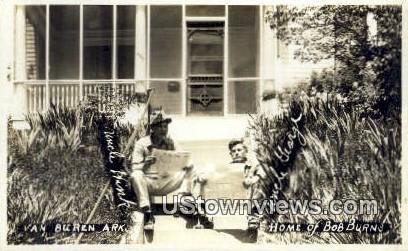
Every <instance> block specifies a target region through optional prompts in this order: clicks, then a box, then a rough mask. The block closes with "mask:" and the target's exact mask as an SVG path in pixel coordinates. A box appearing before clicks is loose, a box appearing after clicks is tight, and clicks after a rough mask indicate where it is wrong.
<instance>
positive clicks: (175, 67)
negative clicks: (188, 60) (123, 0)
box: [150, 6, 182, 78]
mask: <svg viewBox="0 0 408 251" xmlns="http://www.w3.org/2000/svg"><path fill="white" fill-rule="evenodd" d="M150 17H151V18H150V77H151V78H180V77H181V61H182V58H181V57H182V48H181V43H182V28H181V27H182V26H181V23H182V7H181V6H151V8H150Z"/></svg>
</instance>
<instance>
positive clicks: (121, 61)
mask: <svg viewBox="0 0 408 251" xmlns="http://www.w3.org/2000/svg"><path fill="white" fill-rule="evenodd" d="M116 16H117V22H116V26H117V30H116V37H117V38H116V44H117V60H116V62H117V66H116V67H117V78H119V79H130V78H134V71H135V67H134V66H135V16H136V8H135V6H118V7H117V13H116Z"/></svg>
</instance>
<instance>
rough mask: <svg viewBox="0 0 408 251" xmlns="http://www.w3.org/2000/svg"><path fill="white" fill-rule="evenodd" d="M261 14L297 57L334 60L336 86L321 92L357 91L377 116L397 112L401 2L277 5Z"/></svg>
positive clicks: (398, 100) (348, 94)
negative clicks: (293, 46)
mask: <svg viewBox="0 0 408 251" xmlns="http://www.w3.org/2000/svg"><path fill="white" fill-rule="evenodd" d="M370 18H371V19H372V21H374V22H372V24H373V25H374V26H373V27H371V28H374V32H372V31H373V29H370V27H369V25H368V22H367V19H370ZM265 19H266V21H267V22H269V24H270V27H271V28H272V29H274V30H275V31H276V34H277V37H278V39H280V40H282V41H285V42H286V43H287V44H290V43H291V44H295V45H297V46H298V47H297V48H298V49H297V50H296V51H295V57H296V58H298V59H300V60H302V61H312V62H317V61H320V60H324V59H329V58H333V59H334V67H333V68H334V69H333V82H334V86H335V89H334V90H332V89H330V90H327V89H326V90H325V91H336V92H340V93H342V94H345V96H353V95H354V96H359V95H360V94H361V95H362V97H363V96H365V97H366V99H365V100H362V99H360V100H359V102H363V103H365V104H369V105H370V106H371V107H372V108H373V109H374V110H375V111H376V112H377V113H378V114H381V115H388V113H389V112H390V111H400V107H401V20H402V14H401V6H397V5H381V6H369V5H323V6H307V7H305V6H301V7H299V6H276V7H275V8H273V9H269V10H267V11H266V13H265ZM330 86H332V85H330ZM366 93H369V94H370V95H368V96H367V95H363V94H366ZM351 98H353V97H351Z"/></svg>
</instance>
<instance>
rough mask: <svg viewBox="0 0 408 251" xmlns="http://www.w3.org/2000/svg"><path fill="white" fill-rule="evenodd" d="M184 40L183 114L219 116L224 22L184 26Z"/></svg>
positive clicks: (222, 103) (221, 106)
mask: <svg viewBox="0 0 408 251" xmlns="http://www.w3.org/2000/svg"><path fill="white" fill-rule="evenodd" d="M187 39H188V40H187V50H188V52H187V77H188V79H187V114H188V115H205V116H206V115H215V116H221V115H223V107H224V100H223V82H224V22H188V23H187Z"/></svg>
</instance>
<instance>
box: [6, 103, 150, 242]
mask: <svg viewBox="0 0 408 251" xmlns="http://www.w3.org/2000/svg"><path fill="white" fill-rule="evenodd" d="M99 115H100V112H99V111H98V109H97V108H95V106H94V105H93V104H92V103H91V102H88V103H84V104H82V105H80V106H78V107H75V108H66V107H57V106H54V105H51V106H50V108H49V109H48V110H47V111H45V112H38V113H31V114H27V116H26V118H27V119H26V120H27V122H28V123H29V125H30V129H29V130H16V129H14V128H13V127H12V124H11V122H10V123H9V126H8V187H7V192H8V193H7V217H8V218H7V219H8V235H7V240H8V243H9V244H30V243H32V244H41V243H44V244H52V243H72V242H74V241H75V239H76V238H77V237H78V234H75V233H59V234H54V233H46V232H44V233H43V232H38V233H35V232H34V233H30V232H27V231H24V229H23V228H24V226H26V227H27V226H30V225H31V224H49V225H50V224H55V223H72V224H73V223H85V222H86V220H87V218H88V216H89V214H90V212H91V211H92V209H93V207H94V205H95V203H96V200H97V198H98V196H99V195H100V194H101V192H102V190H103V187H104V186H105V184H106V183H107V182H108V181H109V176H108V175H107V173H106V170H105V167H104V165H103V157H102V154H101V152H100V147H99V143H98V138H97V137H98V132H97V127H96V123H95V121H96V118H97V116H99ZM117 128H118V134H119V135H120V142H119V143H120V148H121V149H129V148H130V149H131V147H129V146H131V145H132V144H133V142H130V141H131V140H130V135H131V134H132V133H133V132H135V130H136V137H135V138H133V139H138V138H140V137H141V136H143V135H144V134H145V129H144V123H143V122H142V123H141V126H139V127H138V128H135V126H134V125H132V124H130V123H128V124H118V126H117ZM130 152H131V151H128V152H127V153H126V154H127V156H126V157H127V158H128V159H129V157H130ZM121 222H122V223H129V217H127V215H123V214H121V213H120V212H119V211H118V210H117V209H116V205H114V203H113V196H112V192H111V189H108V192H107V193H106V194H105V196H104V197H103V200H102V202H101V204H100V205H99V207H98V209H97V210H96V213H95V215H94V217H93V218H92V220H91V222H90V223H95V224H104V223H121ZM121 234H123V233H120V232H106V233H97V232H94V233H87V234H85V235H84V236H83V237H82V240H81V242H83V243H118V242H119V240H120V238H121Z"/></svg>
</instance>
